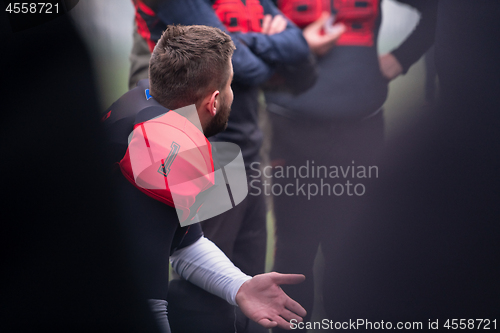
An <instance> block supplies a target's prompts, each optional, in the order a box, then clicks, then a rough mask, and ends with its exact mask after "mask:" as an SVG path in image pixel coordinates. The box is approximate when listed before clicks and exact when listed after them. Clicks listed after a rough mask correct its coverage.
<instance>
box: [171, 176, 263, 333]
mask: <svg viewBox="0 0 500 333" xmlns="http://www.w3.org/2000/svg"><path fill="white" fill-rule="evenodd" d="M250 174H251V170H247V176H250ZM249 180H252V178H249ZM249 193H250V190H249ZM201 224H202V228H203V232H204V234H205V236H206V237H207V238H208V239H210V240H211V241H212V242H214V243H215V244H216V245H217V246H218V247H219V248H220V249H221V250H222V251H223V252H224V253H225V254H226V255H227V256H228V258H229V259H231V261H232V262H233V263H234V264H235V266H237V267H238V268H240V269H241V270H242V271H243V272H244V273H246V274H248V275H252V276H253V275H256V274H261V273H264V266H265V256H266V242H267V230H266V203H265V200H264V196H263V195H259V196H254V195H251V194H249V195H248V196H247V197H246V198H245V199H244V200H243V201H242V202H241V203H240V204H239V205H237V206H236V207H234V208H233V209H231V210H229V211H227V212H225V213H223V214H221V215H219V216H216V217H213V218H211V219H209V220H206V221H203V222H201ZM168 304H169V309H168V310H169V320H170V326H171V329H172V332H173V333H175V332H185V333H189V332H193V333H197V332H207V333H209V332H214V333H225V332H228V333H234V332H235V330H236V331H237V332H246V333H257V332H266V330H265V329H264V328H262V327H260V326H259V325H258V324H256V323H254V322H252V321H250V320H249V319H248V318H246V317H245V316H244V315H243V314H242V313H241V311H240V310H239V308H237V307H234V306H232V305H230V304H229V303H227V302H226V301H225V300H222V299H221V298H219V297H217V296H214V295H212V294H210V293H208V292H206V291H204V290H202V289H201V288H198V287H197V286H195V285H193V284H191V283H189V282H187V281H184V280H173V281H171V283H170V285H169V291H168Z"/></svg>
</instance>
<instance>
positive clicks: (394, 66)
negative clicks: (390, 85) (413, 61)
mask: <svg viewBox="0 0 500 333" xmlns="http://www.w3.org/2000/svg"><path fill="white" fill-rule="evenodd" d="M378 61H379V64H380V71H381V72H382V75H383V76H384V77H385V78H386V79H387V80H394V79H395V78H396V77H398V76H399V75H400V74H401V73H403V66H401V64H400V63H399V61H398V59H396V57H395V56H393V55H392V54H391V53H387V54H384V55H382V56H380V57H379V58H378Z"/></svg>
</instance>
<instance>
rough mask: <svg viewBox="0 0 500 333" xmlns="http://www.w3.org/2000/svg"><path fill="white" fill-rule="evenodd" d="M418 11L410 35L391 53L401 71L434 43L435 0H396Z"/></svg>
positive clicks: (404, 70)
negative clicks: (417, 19) (417, 20)
mask: <svg viewBox="0 0 500 333" xmlns="http://www.w3.org/2000/svg"><path fill="white" fill-rule="evenodd" d="M398 1H399V2H402V3H405V4H408V5H410V6H412V7H414V8H415V9H416V10H418V11H419V12H420V15H421V18H420V22H419V23H418V25H417V27H416V28H415V30H414V31H413V32H412V33H411V34H410V36H409V37H408V38H407V39H406V40H405V41H404V42H403V43H402V44H401V45H400V46H399V47H398V48H396V49H395V50H394V51H392V52H391V53H392V54H393V55H394V56H395V57H396V58H397V59H398V61H399V63H400V64H401V65H402V66H403V73H405V74H406V72H407V71H408V69H409V68H410V67H411V65H413V64H414V63H415V62H417V61H418V59H420V57H421V56H422V55H424V53H425V52H427V50H428V49H429V48H430V47H431V46H432V44H434V34H435V30H436V19H437V0H398Z"/></svg>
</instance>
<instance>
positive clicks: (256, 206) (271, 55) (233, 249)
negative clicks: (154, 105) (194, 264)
mask: <svg viewBox="0 0 500 333" xmlns="http://www.w3.org/2000/svg"><path fill="white" fill-rule="evenodd" d="M134 5H135V8H136V26H137V31H136V33H135V36H134V48H133V50H132V55H131V60H132V67H131V68H132V71H131V80H132V82H131V84H134V83H135V82H136V81H137V80H139V79H141V78H146V77H147V76H146V75H147V73H146V72H145V71H144V67H145V64H146V63H147V61H148V51H147V49H149V52H151V51H152V50H153V48H154V46H155V44H156V41H157V40H158V38H159V36H160V33H161V32H162V31H163V29H165V27H166V25H167V24H183V25H191V24H202V25H207V26H213V27H218V28H220V29H221V30H223V31H225V32H227V33H228V34H229V35H230V36H231V39H232V40H233V42H234V44H235V46H236V50H235V52H234V55H233V58H232V63H233V67H234V80H233V83H232V85H231V87H232V90H233V91H234V102H233V105H232V112H231V115H230V116H229V122H228V127H227V129H226V130H225V131H224V132H222V133H219V134H217V135H215V136H214V137H212V138H211V139H210V140H211V141H223V142H232V143H235V144H237V145H238V146H239V147H240V148H241V150H242V154H243V159H244V162H245V166H246V172H247V176H248V177H249V178H248V181H251V180H253V179H254V178H251V177H255V176H256V174H257V173H256V172H255V171H254V170H252V169H250V165H251V163H253V162H258V161H259V150H260V147H261V144H262V140H263V134H262V131H261V129H260V128H259V126H258V110H259V100H258V98H259V91H260V90H259V86H261V85H262V84H264V83H265V82H267V81H268V80H269V79H270V78H271V77H272V76H273V75H274V74H275V73H276V72H280V71H282V70H283V68H284V67H286V66H288V67H293V66H296V65H299V64H302V63H306V62H307V61H308V60H309V57H310V52H309V48H308V45H307V43H306V41H305V39H304V37H303V36H302V33H301V31H300V29H298V28H297V27H296V26H295V25H294V24H292V23H291V22H290V21H288V20H286V19H285V18H284V17H283V16H282V15H281V13H280V12H279V11H278V10H277V9H276V7H275V6H274V4H273V3H272V2H271V0H247V1H239V0H238V1H230V0H216V1H214V0H183V1H168V0H164V1H141V0H136V1H134ZM141 54H142V56H141ZM141 64H142V65H141ZM141 68H142V70H141ZM311 76H314V71H309V72H308V73H307V75H304V76H303V77H302V78H301V80H300V81H301V82H300V83H304V82H313V81H312V80H311ZM308 77H309V78H308ZM202 228H203V231H204V234H205V235H206V237H207V238H208V239H210V240H212V241H213V242H214V243H215V244H217V246H218V247H219V248H220V249H221V250H222V251H223V252H224V253H225V254H226V255H227V256H228V257H229V258H230V259H231V260H232V261H233V262H234V263H235V265H236V266H237V267H239V268H241V270H242V271H243V272H245V273H246V274H250V275H255V274H259V273H262V272H264V265H265V254H266V241H267V232H266V205H265V198H264V196H262V195H260V196H252V195H249V196H248V197H247V198H246V199H245V200H244V201H243V202H241V203H240V204H238V205H237V206H236V207H235V208H233V209H232V210H230V211H228V212H226V213H224V214H222V215H219V216H217V217H214V218H212V219H210V220H207V221H203V222H202ZM174 285H175V286H176V287H175V288H174V287H172V288H171V292H170V293H169V297H171V298H178V299H181V300H182V299H186V293H187V294H189V295H191V294H192V293H197V291H196V290H191V289H192V288H191V287H190V286H189V285H187V286H186V285H185V284H184V283H183V281H178V280H176V281H174V283H172V284H171V286H174ZM188 289H189V290H188ZM191 291H192V293H191ZM205 296H207V295H205ZM205 296H202V295H201V294H200V295H199V297H205ZM189 297H192V296H189ZM189 297H188V298H189ZM208 297H210V296H208ZM182 303H183V302H182V301H178V302H175V304H176V305H177V306H180V305H181V304H182ZM202 304H203V303H202ZM221 306H222V305H221ZM194 307H195V306H194V305H193V304H187V306H186V307H183V308H179V309H176V308H174V307H173V308H172V311H174V312H175V313H178V314H179V316H175V317H176V318H181V317H182V315H184V314H185V313H187V312H189V311H193V308H194ZM225 311H226V312H225V313H226V314H222V313H223V312H222V310H221V309H220V308H218V309H217V310H215V309H214V307H210V308H202V307H201V306H200V307H199V308H196V309H195V312H197V313H202V315H200V318H199V320H203V318H206V320H207V321H208V322H207V326H208V325H214V324H216V323H220V322H224V321H225V320H226V323H227V324H228V326H230V327H232V326H233V321H232V320H231V321H229V322H227V317H231V318H232V317H234V314H233V312H234V311H233V309H232V308H226V310H225ZM214 315H217V316H218V317H219V319H214V317H213V316H214ZM172 318H174V316H172ZM184 318H185V319H186V320H185V321H184V322H182V323H179V326H180V327H182V329H183V330H184V332H188V331H189V329H188V328H187V327H188V325H190V324H191V323H192V322H193V321H192V320H191V318H190V317H189V316H184ZM171 324H172V326H175V325H177V323H176V322H174V320H172V321H171ZM242 325H243V326H245V325H247V324H245V323H242ZM214 330H215V329H214Z"/></svg>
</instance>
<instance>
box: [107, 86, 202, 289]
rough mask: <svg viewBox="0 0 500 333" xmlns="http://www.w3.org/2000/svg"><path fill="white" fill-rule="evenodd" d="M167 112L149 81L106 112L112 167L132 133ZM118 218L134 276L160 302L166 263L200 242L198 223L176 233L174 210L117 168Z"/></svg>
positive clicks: (114, 175)
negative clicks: (134, 259) (176, 254)
mask: <svg viewBox="0 0 500 333" xmlns="http://www.w3.org/2000/svg"><path fill="white" fill-rule="evenodd" d="M167 112H169V110H168V109H166V108H164V107H163V106H161V105H160V104H159V103H158V102H157V101H155V100H154V98H152V97H151V96H150V95H149V81H148V80H141V81H140V82H139V83H138V85H137V87H135V88H134V89H132V90H130V91H129V92H127V93H125V94H124V95H123V96H122V97H120V98H119V99H118V100H117V101H116V102H115V103H113V104H112V105H111V107H110V108H108V110H106V112H105V114H104V116H103V118H102V122H103V125H104V129H105V132H106V136H107V149H106V150H107V152H108V154H109V155H110V157H111V159H112V161H113V162H115V165H116V164H117V163H118V162H119V161H121V160H122V159H123V157H124V155H125V154H126V152H127V148H128V144H129V136H130V134H131V133H132V132H133V130H134V127H135V126H137V125H138V124H141V123H143V122H145V121H148V120H151V119H153V118H155V117H158V116H161V115H163V114H165V113H167ZM112 179H113V184H114V190H115V191H116V195H117V197H118V200H119V209H120V211H119V212H118V213H119V214H120V217H121V219H122V221H123V226H124V230H125V233H126V236H127V237H126V238H127V240H128V241H129V244H130V250H131V251H132V254H133V257H137V258H147V260H146V261H144V260H141V261H140V262H139V261H138V262H136V263H135V265H136V266H137V267H136V271H137V272H139V273H138V274H140V277H141V280H142V281H144V282H145V283H144V286H145V288H146V291H145V293H146V295H147V297H148V298H156V299H165V298H166V293H167V285H168V258H169V256H170V254H171V253H172V252H174V251H175V250H176V249H179V248H182V247H186V246H188V245H191V244H193V243H194V242H195V241H197V240H198V239H199V238H200V237H201V236H202V231H201V227H200V225H199V223H196V224H193V225H190V226H187V227H181V226H180V225H179V219H178V215H177V212H176V209H175V208H174V207H171V206H169V205H166V204H165V203H163V202H160V201H158V200H155V199H153V198H152V197H149V196H147V195H145V194H144V193H142V192H141V191H140V190H138V189H137V187H136V186H134V185H133V184H132V183H131V182H130V181H128V180H127V179H126V178H125V177H124V175H123V174H122V172H120V169H119V168H118V167H114V168H113V170H112Z"/></svg>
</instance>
